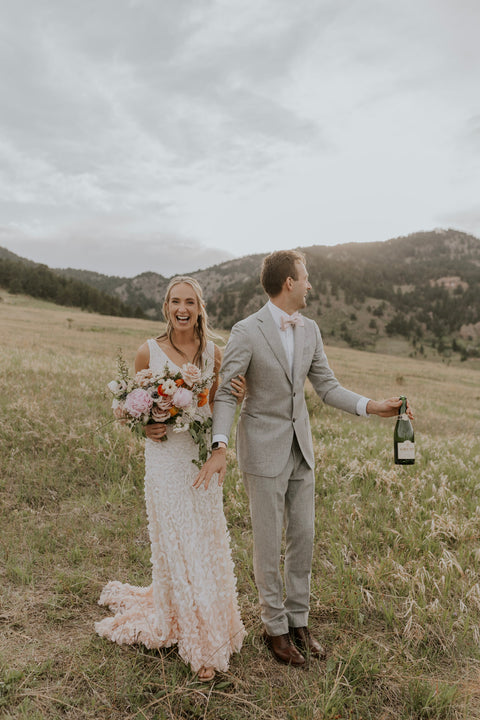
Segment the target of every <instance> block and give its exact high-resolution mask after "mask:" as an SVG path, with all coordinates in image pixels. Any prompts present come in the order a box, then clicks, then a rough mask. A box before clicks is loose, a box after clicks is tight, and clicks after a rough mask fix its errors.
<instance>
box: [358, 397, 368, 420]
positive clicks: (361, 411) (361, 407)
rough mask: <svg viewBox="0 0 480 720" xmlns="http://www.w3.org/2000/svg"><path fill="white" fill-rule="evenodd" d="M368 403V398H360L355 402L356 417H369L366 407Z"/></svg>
mask: <svg viewBox="0 0 480 720" xmlns="http://www.w3.org/2000/svg"><path fill="white" fill-rule="evenodd" d="M369 402H370V398H366V397H361V398H360V400H359V401H358V402H357V415H361V416H362V417H370V414H371V413H367V405H368V403H369Z"/></svg>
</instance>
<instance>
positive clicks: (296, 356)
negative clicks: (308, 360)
mask: <svg viewBox="0 0 480 720" xmlns="http://www.w3.org/2000/svg"><path fill="white" fill-rule="evenodd" d="M293 338H294V351H293V377H294V378H296V377H297V375H298V373H299V372H300V370H301V367H302V359H303V347H304V345H305V326H304V325H296V326H295V329H294V331H293Z"/></svg>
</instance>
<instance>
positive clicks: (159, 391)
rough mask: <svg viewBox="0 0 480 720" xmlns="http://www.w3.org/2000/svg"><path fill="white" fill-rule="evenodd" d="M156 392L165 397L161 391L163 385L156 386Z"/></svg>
mask: <svg viewBox="0 0 480 720" xmlns="http://www.w3.org/2000/svg"><path fill="white" fill-rule="evenodd" d="M157 392H158V394H159V395H162V397H165V393H164V392H163V385H159V386H158V390H157Z"/></svg>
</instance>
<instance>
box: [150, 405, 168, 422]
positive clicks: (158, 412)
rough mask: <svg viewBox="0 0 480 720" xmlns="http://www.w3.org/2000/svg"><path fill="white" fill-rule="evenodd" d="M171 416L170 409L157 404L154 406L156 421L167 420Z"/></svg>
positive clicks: (153, 411) (153, 412)
mask: <svg viewBox="0 0 480 720" xmlns="http://www.w3.org/2000/svg"><path fill="white" fill-rule="evenodd" d="M170 417H171V415H170V410H162V408H159V407H157V405H154V406H153V407H152V420H153V421H154V422H166V421H167V420H168V419H169V418H170Z"/></svg>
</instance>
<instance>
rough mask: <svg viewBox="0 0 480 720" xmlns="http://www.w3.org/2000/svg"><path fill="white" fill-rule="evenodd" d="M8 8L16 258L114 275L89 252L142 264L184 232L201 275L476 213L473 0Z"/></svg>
mask: <svg viewBox="0 0 480 720" xmlns="http://www.w3.org/2000/svg"><path fill="white" fill-rule="evenodd" d="M0 2H1V0H0ZM3 5H4V7H3V8H2V25H1V26H0V92H1V93H2V98H3V100H4V102H3V104H2V113H1V115H0V223H1V224H3V225H4V226H5V227H7V228H9V229H10V231H11V232H12V233H13V234H12V235H11V243H14V244H16V243H18V245H17V247H15V245H14V246H12V245H8V244H7V243H5V244H6V245H7V247H9V248H10V249H12V250H13V251H17V248H18V251H20V249H21V248H22V247H28V248H29V249H30V250H31V251H32V252H33V253H34V252H36V251H38V252H39V253H43V254H44V255H42V257H43V256H45V257H47V255H45V253H47V248H50V250H48V257H49V258H51V257H52V256H54V255H55V252H54V248H57V254H58V257H61V258H65V261H63V260H62V264H70V265H74V264H75V263H76V262H79V261H80V259H81V257H82V255H83V261H85V257H84V255H85V253H81V252H77V249H76V248H77V247H84V248H89V251H90V258H91V260H90V259H89V263H91V265H90V266H92V267H93V262H94V261H95V262H98V263H99V264H100V265H101V268H102V271H106V270H105V267H106V265H107V264H108V263H107V261H108V259H109V258H108V257H107V259H105V258H103V257H102V256H101V253H100V250H99V249H98V248H97V245H98V244H99V242H100V241H101V242H102V243H105V246H106V247H108V248H109V249H110V259H111V257H112V251H113V249H114V247H115V244H117V246H118V257H119V258H120V257H121V258H123V257H126V256H127V254H128V248H129V245H131V244H132V243H133V241H134V240H135V241H136V242H137V243H140V247H141V253H140V254H139V257H140V258H141V257H142V256H143V258H145V259H146V260H147V261H148V262H147V263H146V266H145V267H143V266H142V268H141V269H142V270H144V269H148V268H149V266H150V265H151V264H155V263H156V262H158V247H160V246H162V247H163V252H164V257H166V256H167V255H168V252H169V250H168V248H167V246H168V245H169V243H170V245H172V242H173V241H175V243H177V244H178V243H179V247H182V248H184V249H185V248H186V246H185V245H184V244H182V243H185V242H186V240H185V238H192V241H191V242H192V243H193V245H192V246H191V247H190V249H189V250H188V252H187V250H185V252H183V250H182V254H183V255H185V257H187V256H191V257H192V258H197V257H198V264H199V265H200V264H202V263H203V262H204V261H203V259H202V258H206V257H207V256H208V257H210V254H209V253H210V249H209V248H212V247H213V248H215V247H216V246H221V247H229V248H232V249H233V251H234V252H236V253H238V252H239V251H245V252H249V251H253V250H252V248H253V249H254V250H256V251H259V250H261V249H264V246H262V247H260V244H261V243H263V242H265V238H266V237H271V238H273V240H271V241H270V242H275V243H278V244H279V245H280V244H282V243H288V244H290V242H291V241H290V238H291V237H292V236H294V235H295V233H296V232H297V231H298V228H302V233H303V234H304V235H305V234H307V235H308V237H317V236H321V235H322V234H325V233H326V232H327V234H328V236H329V237H331V238H332V242H335V241H337V242H339V241H342V238H345V237H348V239H352V231H351V227H352V226H353V227H355V232H356V233H358V236H357V235H356V239H359V240H360V239H368V240H370V239H385V237H383V236H382V235H381V233H382V232H383V230H380V227H381V228H385V227H388V228H390V226H391V225H394V226H395V228H396V227H397V226H398V224H399V222H400V220H401V224H402V226H403V225H406V226H408V227H412V224H415V225H416V224H418V223H419V224H420V225H421V226H422V227H428V226H430V225H432V226H433V225H434V224H437V223H438V215H439V212H438V208H439V207H451V208H452V213H453V214H452V215H448V217H453V216H454V214H455V213H456V212H458V213H460V216H462V215H463V214H464V213H463V211H462V208H463V207H471V206H472V207H473V206H474V203H475V193H474V190H473V189H472V188H473V185H474V184H475V183H476V181H478V174H479V169H480V168H479V164H478V161H477V160H476V158H477V157H478V152H477V151H478V137H479V131H478V128H479V124H478V117H479V116H480V115H479V113H480V105H479V101H478V100H477V97H478V93H477V90H476V86H477V84H478V83H477V80H478V70H479V67H480V44H479V43H478V41H477V38H476V33H477V28H478V21H479V20H480V5H478V3H477V2H476V0H462V3H461V8H460V6H459V5H458V4H457V3H453V2H452V0H425V2H424V3H418V1H417V0H405V1H404V2H403V3H401V4H397V5H394V4H392V3H385V2H382V0H365V2H363V3H351V2H348V1H347V0H297V2H294V3H293V2H291V0H243V1H242V2H240V0H198V1H196V2H195V3H188V2H177V1H174V0H125V2H120V3H118V2H117V1H116V0H84V2H81V3H66V2H65V1H64V0H49V1H48V2H42V0H17V1H16V2H15V3H6V2H4V3H3ZM419 170H420V172H419ZM319 208H320V211H319ZM399 208H401V210H400V209H399ZM379 215H383V224H379V222H378V217H379ZM467 215H468V212H467V213H466V214H465V217H467ZM359 217H361V222H358V219H359ZM120 218H121V220H120ZM399 218H400V220H399ZM412 229H414V227H413V228H412ZM159 232H160V234H159ZM392 234H398V232H397V230H396V229H394V230H393V233H392ZM287 235H288V236H289V237H287ZM66 238H69V239H70V241H69V243H66V240H65V239H66ZM92 238H96V241H95V242H92ZM247 242H249V243H250V246H247V244H246V243H247ZM28 243H30V244H29V245H28ZM41 243H43V245H42V244H41ZM150 243H151V244H152V247H153V248H154V251H153V250H152V254H150V253H149V251H148V247H149V246H150ZM162 243H163V245H162ZM41 248H43V249H41ZM187 249H188V248H187ZM197 252H198V253H199V254H198V256H197V255H196V253H197ZM211 252H212V253H213V254H212V257H214V256H215V253H216V252H217V251H216V250H212V251H211ZM96 253H98V255H97V254H96ZM227 255H228V253H227ZM68 257H70V258H71V260H70V261H69V260H68ZM33 259H36V258H35V257H33ZM137 259H138V258H137ZM222 259H224V258H222ZM45 261H47V260H45ZM49 264H50V261H49ZM119 264H121V263H120V262H119ZM100 265H99V267H100ZM127 267H128V263H127ZM189 269H195V268H194V267H193V265H192V267H191V268H189ZM112 271H113V270H112ZM180 271H181V268H180ZM114 272H117V271H116V270H115V271H114ZM173 272H177V270H176V269H175V270H173Z"/></svg>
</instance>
